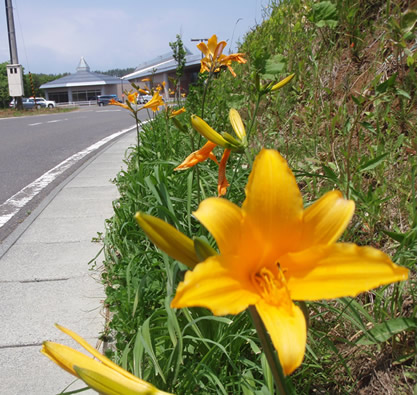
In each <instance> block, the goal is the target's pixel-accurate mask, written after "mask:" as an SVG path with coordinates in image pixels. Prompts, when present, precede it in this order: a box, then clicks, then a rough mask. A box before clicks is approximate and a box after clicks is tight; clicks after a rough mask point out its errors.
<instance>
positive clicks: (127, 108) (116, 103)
mask: <svg viewBox="0 0 420 395" xmlns="http://www.w3.org/2000/svg"><path fill="white" fill-rule="evenodd" d="M109 104H112V105H113V106H120V107H122V108H125V109H126V110H129V109H130V108H129V107H128V106H127V104H123V103H120V102H119V101H117V100H115V99H111V100H110V101H109Z"/></svg>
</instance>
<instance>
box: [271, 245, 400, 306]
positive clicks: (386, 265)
mask: <svg viewBox="0 0 420 395" xmlns="http://www.w3.org/2000/svg"><path fill="white" fill-rule="evenodd" d="M279 263H280V265H281V267H282V269H283V270H284V274H285V277H286V279H287V287H288V289H289V291H290V296H291V298H292V299H293V300H318V299H333V298H340V297H343V296H356V295H358V294H359V293H361V292H365V291H368V290H369V289H373V288H376V287H379V286H380V285H385V284H389V283H392V282H395V281H402V280H406V279H407V278H408V270H407V269H406V268H404V267H401V266H397V265H395V264H394V263H393V262H392V261H391V260H390V259H389V257H388V255H386V254H384V253H383V252H381V251H379V250H376V249H375V248H372V247H358V246H357V245H355V244H347V243H338V244H333V245H331V246H328V247H327V246H324V247H322V246H317V247H313V248H310V249H308V250H305V251H302V252H299V253H294V254H293V253H292V254H288V255H287V256H284V257H282V258H281V259H280V260H279Z"/></svg>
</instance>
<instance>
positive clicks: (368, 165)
mask: <svg viewBox="0 0 420 395" xmlns="http://www.w3.org/2000/svg"><path fill="white" fill-rule="evenodd" d="M388 154H389V152H385V153H384V154H382V155H379V156H377V157H376V158H373V159H370V160H368V161H367V162H364V163H362V164H361V165H360V166H359V169H358V170H359V171H367V170H372V169H374V168H375V167H377V166H379V165H380V164H381V163H382V162H383V161H384V160H385V158H386V157H387V156H388Z"/></svg>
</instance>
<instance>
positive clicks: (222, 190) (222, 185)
mask: <svg viewBox="0 0 420 395" xmlns="http://www.w3.org/2000/svg"><path fill="white" fill-rule="evenodd" d="M230 152H231V151H230V149H225V150H224V151H223V156H222V159H221V160H220V165H219V177H218V180H217V192H218V195H219V197H220V196H224V195H226V190H227V187H228V186H229V183H228V180H227V179H226V164H227V161H228V159H229V155H230Z"/></svg>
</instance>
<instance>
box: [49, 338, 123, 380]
mask: <svg viewBox="0 0 420 395" xmlns="http://www.w3.org/2000/svg"><path fill="white" fill-rule="evenodd" d="M41 353H42V354H44V355H45V356H47V357H48V358H50V359H51V360H52V361H53V362H55V363H56V364H57V365H58V366H60V368H62V369H64V370H66V371H67V372H69V373H70V374H72V375H73V376H76V377H78V376H77V373H76V371H75V370H74V369H73V366H74V365H78V366H85V367H86V368H92V369H93V368H94V365H95V364H99V362H98V361H95V360H94V359H93V358H90V357H88V356H87V355H85V354H83V353H81V352H80V351H77V350H74V349H73V348H71V347H68V346H65V345H63V344H59V343H54V342H49V341H45V342H44V343H42V349H41ZM127 373H128V372H127Z"/></svg>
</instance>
